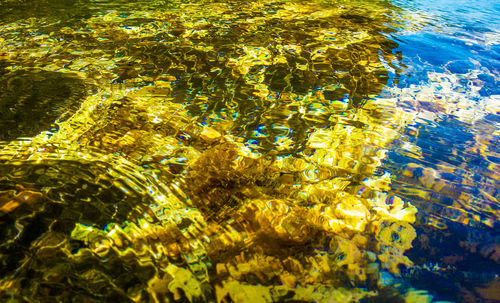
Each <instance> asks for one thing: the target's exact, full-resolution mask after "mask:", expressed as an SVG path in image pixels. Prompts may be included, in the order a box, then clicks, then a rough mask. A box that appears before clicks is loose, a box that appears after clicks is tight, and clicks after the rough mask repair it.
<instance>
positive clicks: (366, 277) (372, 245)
mask: <svg viewBox="0 0 500 303" xmlns="http://www.w3.org/2000/svg"><path fill="white" fill-rule="evenodd" d="M341 3H342V4H341V5H340V4H339V3H337V2H331V1H322V2H311V3H308V2H290V1H284V2H275V1H268V0H266V1H256V2H252V3H247V2H246V1H233V2H231V3H212V2H210V1H198V2H196V3H194V2H187V3H177V4H176V5H177V6H176V8H175V9H170V10H169V9H147V7H146V8H145V9H144V10H143V11H135V10H134V11H126V12H123V13H121V12H119V11H113V10H109V11H108V12H106V13H99V14H90V16H89V17H88V18H81V19H78V22H77V24H73V25H71V24H69V25H68V24H65V25H64V26H63V25H59V24H58V23H49V24H47V23H46V22H49V21H50V18H48V17H47V18H48V19H44V18H40V19H37V18H32V19H26V20H25V19H22V20H17V21H13V22H11V23H8V24H4V25H2V27H1V28H0V32H2V33H5V35H6V36H9V37H13V39H10V40H5V41H3V42H2V44H1V45H0V55H1V57H0V60H2V61H4V60H5V61H6V62H15V64H11V65H9V66H8V67H7V71H6V72H3V71H2V70H0V72H2V74H0V76H2V77H4V78H5V79H6V80H5V81H4V82H6V83H13V81H14V80H12V79H15V77H13V76H12V75H15V74H16V73H20V71H23V70H31V69H33V70H35V72H33V73H35V74H37V76H38V75H40V74H42V76H43V73H41V72H37V70H40V71H45V72H49V71H50V72H51V73H59V74H58V75H62V76H60V77H62V78H64V79H67V78H66V77H69V78H71V79H73V77H78V78H79V79H80V78H81V79H82V80H81V81H84V82H85V85H86V86H85V87H86V88H87V87H88V89H89V95H88V96H87V95H85V97H81V96H80V95H81V94H76V95H71V97H73V96H75V97H74V98H72V99H78V98H77V97H81V100H80V101H81V103H80V106H79V107H78V108H76V109H75V110H74V111H70V112H69V113H67V116H64V119H58V120H56V121H55V122H54V124H55V126H57V127H56V128H54V129H52V130H50V131H49V129H43V130H39V134H38V135H34V136H33V135H30V134H29V133H23V134H21V135H19V136H26V137H29V139H26V140H11V141H7V140H6V141H5V142H2V143H1V145H0V146H1V150H0V161H1V162H0V169H1V171H2V174H1V179H0V184H1V186H2V190H1V191H0V212H1V214H2V216H3V217H4V218H8V220H6V222H7V223H5V224H3V225H2V228H4V227H5V228H4V229H5V230H7V232H5V234H6V235H7V236H6V238H7V240H6V242H5V244H2V245H0V247H1V250H0V260H2V264H3V265H2V266H3V267H2V272H4V274H2V276H1V280H0V293H1V294H2V296H5V297H8V296H11V297H13V298H20V297H22V296H28V297H39V298H49V297H51V298H57V299H58V300H67V299H70V298H73V297H75V296H82V300H84V301H89V302H91V301H106V300H118V301H127V300H132V301H137V302H170V301H172V302H176V301H179V300H183V299H184V300H187V301H191V302H193V301H209V300H214V299H216V300H217V301H218V302H231V301H234V302H272V301H280V300H304V301H318V302H322V301H325V302H327V301H328V302H331V301H333V302H348V301H357V300H359V299H361V298H363V297H365V296H371V295H375V294H376V293H377V291H378V289H379V287H382V282H380V270H381V269H384V270H388V271H389V272H391V273H393V274H397V273H399V270H400V266H403V265H404V266H410V265H411V264H412V262H411V261H410V260H409V259H408V258H407V257H406V256H405V255H404V253H405V251H407V250H408V249H409V248H411V243H412V241H413V240H414V239H415V237H416V233H415V230H414V229H413V227H412V225H411V224H412V223H413V222H414V221H415V213H416V211H417V210H416V208H415V207H414V206H413V205H412V204H410V203H409V202H407V201H404V200H402V199H401V198H399V197H397V196H395V195H393V194H389V193H388V190H389V184H390V183H391V176H390V174H389V173H386V174H382V175H380V174H379V173H378V172H377V169H378V168H379V167H380V166H381V163H382V160H383V159H384V158H385V155H386V149H387V148H388V145H389V144H390V143H391V142H392V141H393V140H394V139H397V138H398V136H399V134H400V133H401V132H402V130H403V128H404V127H405V125H406V124H407V123H408V121H410V119H411V118H412V117H413V116H414V114H413V113H407V112H405V111H404V110H401V109H398V108H397V107H395V106H394V105H395V99H383V98H378V99H374V98H373V97H374V96H376V95H377V94H378V93H380V91H381V90H382V88H383V87H384V85H386V83H387V81H388V72H387V70H386V68H385V66H386V65H387V64H392V63H391V62H393V61H397V60H398V58H397V57H396V56H395V55H394V54H393V53H392V49H393V48H394V47H396V45H395V43H394V42H392V41H391V40H389V39H387V38H386V37H385V36H384V34H386V33H389V32H392V31H394V29H393V28H391V27H390V24H392V22H393V18H394V17H395V16H396V13H397V12H395V10H396V8H394V7H391V6H389V5H382V4H367V3H364V2H360V3H352V4H351V3H346V2H341ZM41 28H42V29H43V28H47V32H46V33H45V34H38V31H39V30H40V29H41ZM19 30H22V31H23V33H25V35H19V36H15V35H14V34H15V33H16V31H19ZM30 37H33V38H30ZM3 54H8V56H6V55H3ZM1 66H3V65H1ZM1 66H0V67H1ZM70 73H71V74H70ZM50 75H52V74H50ZM75 75H76V76H75ZM63 76H64V77H63ZM45 79H51V78H50V77H49V76H46V77H45ZM56 79H57V77H56ZM2 81H3V80H2ZM65 81H69V80H65ZM42 82H43V81H42ZM76 82H77V83H76V84H73V82H71V85H70V84H68V85H67V86H68V87H69V88H70V89H73V87H77V88H79V89H80V90H81V88H80V86H79V81H76ZM1 83H3V82H0V84H1ZM47 94H48V95H51V94H54V93H53V92H48V93H47ZM0 97H1V98H3V99H0V100H2V102H4V100H6V101H5V102H6V103H9V102H10V103H15V102H18V101H17V99H15V98H10V97H9V98H4V97H3V95H2V96H0ZM46 102H47V103H50V101H46ZM10 103H9V106H10ZM25 120H29V117H25ZM22 131H23V130H22V129H21V130H20V132H22ZM19 136H18V135H16V137H19ZM2 139H4V138H2ZM11 139H13V138H11ZM426 180H427V179H425V180H423V182H427V181H426ZM436 186H438V185H436ZM444 187H445V186H444V185H443V186H442V188H444ZM16 249H17V250H18V251H19V253H17V254H11V252H12V251H13V250H16ZM28 275H29V277H30V278H27V277H28ZM66 285H69V287H66ZM413 297H419V298H422V297H425V296H423V295H418V294H412V298H413Z"/></svg>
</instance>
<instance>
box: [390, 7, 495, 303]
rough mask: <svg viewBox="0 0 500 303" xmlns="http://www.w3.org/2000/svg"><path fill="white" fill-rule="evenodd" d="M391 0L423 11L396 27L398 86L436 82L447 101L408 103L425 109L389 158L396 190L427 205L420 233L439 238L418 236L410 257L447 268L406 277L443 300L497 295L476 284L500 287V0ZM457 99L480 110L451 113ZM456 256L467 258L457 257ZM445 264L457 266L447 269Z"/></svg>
mask: <svg viewBox="0 0 500 303" xmlns="http://www.w3.org/2000/svg"><path fill="white" fill-rule="evenodd" d="M393 3H394V4H395V5H397V6H399V7H404V8H406V9H408V10H409V11H411V12H414V13H416V14H417V15H418V16H420V18H421V19H418V20H419V21H418V22H421V24H423V26H422V27H421V28H419V29H417V30H415V31H407V32H404V33H402V34H398V35H394V36H393V38H394V40H395V41H397V42H398V43H399V46H398V47H397V48H396V52H401V54H402V58H403V59H402V65H404V66H405V67H407V68H405V69H403V72H402V74H401V75H398V76H399V78H397V80H399V81H396V83H394V84H393V86H396V87H399V88H401V89H404V88H412V89H410V91H412V92H418V91H419V88H418V87H421V88H422V87H427V88H433V89H431V91H433V94H434V95H435V96H439V100H442V101H443V102H442V103H440V104H441V105H440V106H437V107H436V106H435V103H433V102H430V103H429V102H428V101H429V100H426V99H425V97H423V99H420V100H419V98H418V97H416V98H414V99H413V101H412V102H406V103H405V102H401V104H402V106H403V107H405V108H406V110H407V111H409V112H411V111H417V112H419V113H420V116H421V117H422V118H421V119H417V120H418V121H415V123H412V124H411V125H409V126H408V127H407V132H406V135H405V136H403V137H402V138H401V141H400V142H395V144H394V146H393V149H392V150H391V151H390V152H389V156H388V158H387V159H386V162H385V163H386V164H385V165H386V166H385V167H386V169H388V170H389V171H391V172H393V173H394V176H395V177H393V178H394V180H395V183H394V184H393V189H394V190H395V191H396V192H398V193H399V194H400V195H402V196H404V197H405V198H406V199H408V200H410V201H412V202H413V203H415V204H416V205H417V206H418V208H419V209H420V210H422V212H421V213H420V215H419V223H418V224H417V226H418V227H417V230H418V233H419V237H422V238H423V237H428V238H430V239H431V240H430V243H433V244H431V245H430V247H427V246H426V245H427V244H425V243H423V242H422V241H420V242H419V241H415V242H414V248H413V250H412V251H411V252H410V255H411V257H410V258H412V260H414V261H416V263H417V264H418V263H419V264H420V266H429V262H430V263H431V265H432V264H434V265H437V266H438V267H440V269H438V270H428V269H426V270H423V273H422V272H420V273H417V274H415V272H413V273H412V274H409V275H408V279H407V280H406V281H411V282H410V284H412V285H413V286H416V287H421V288H425V289H428V290H429V291H430V293H432V294H433V295H434V299H436V300H445V301H453V302H458V301H463V302H490V301H489V300H492V301H491V302H497V300H500V298H499V297H498V294H490V296H489V297H487V298H485V297H484V296H483V295H482V294H479V293H480V291H479V290H478V289H480V288H481V287H484V285H489V286H490V287H492V288H496V287H497V286H495V285H496V284H494V283H495V282H491V281H498V275H499V274H500V267H499V261H500V260H499V259H498V254H499V247H500V224H499V222H498V213H499V210H500V207H499V204H498V198H499V195H500V186H499V178H498V173H499V168H500V166H499V164H500V157H499V151H500V149H499V147H500V145H499V142H500V136H499V125H500V124H499V123H500V113H499V103H500V98H499V94H500V85H499V79H500V74H499V73H500V69H499V68H500V2H499V1H478V0H472V1H447V0H440V1H425V0H423V1H393ZM433 73H439V74H441V75H445V76H444V78H441V81H443V79H446V75H448V76H452V77H454V78H453V79H454V80H455V82H453V80H451V82H446V81H445V83H447V85H441V84H442V82H441V83H440V82H436V80H433V79H432V78H433V77H434V76H433V75H434V74H433ZM448 79H449V78H448ZM450 83H453V84H450ZM448 84H449V85H448ZM472 91H474V93H471V92H472ZM450 92H453V93H450ZM465 96H467V97H465ZM403 98H404V97H402V98H401V99H403ZM447 98H448V99H447ZM453 98H464V99H468V100H469V101H470V102H469V103H467V105H464V106H463V110H464V111H465V110H469V111H470V112H473V113H474V114H473V115H472V118H465V117H463V116H461V115H460V111H456V112H453V113H450V110H448V108H447V104H452V103H453V102H455V101H456V99H453ZM431 101H432V100H431ZM458 103H460V102H458ZM484 109H486V110H484ZM417 116H419V115H417ZM480 138H487V139H486V141H485V142H486V144H485V145H484V146H483V148H484V149H483V150H482V151H481V150H480V149H477V148H473V146H477V145H476V142H477V141H480V140H481V139H480ZM408 142H410V144H409V145H411V147H410V148H409V147H408ZM415 150H417V153H415ZM430 175H432V177H429V176H430ZM465 179H469V180H471V181H465ZM440 181H441V182H442V183H439V182H440ZM437 184H446V185H445V186H444V187H443V188H441V186H440V185H437ZM412 186H413V190H412V189H411V188H412ZM415 189H416V190H417V191H415ZM423 193H425V194H423ZM423 196H425V197H423ZM465 197H467V198H465ZM473 205H475V206H473ZM479 209H489V210H490V211H489V212H481V211H479ZM464 213H467V214H466V215H464ZM472 217H474V219H470V218H472ZM466 218H468V219H466ZM459 243H460V244H459ZM471 246H475V247H476V249H471ZM450 256H451V257H457V256H458V258H459V259H460V260H459V261H456V262H455V261H450V260H452V258H451V257H450ZM447 266H448V267H449V268H452V269H451V270H450V269H448V270H444V269H442V268H446V267H447ZM486 281H490V282H489V283H491V284H487V283H486ZM490 291H492V290H491V289H490ZM476 300H477V301H476ZM483 300H485V301H483Z"/></svg>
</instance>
